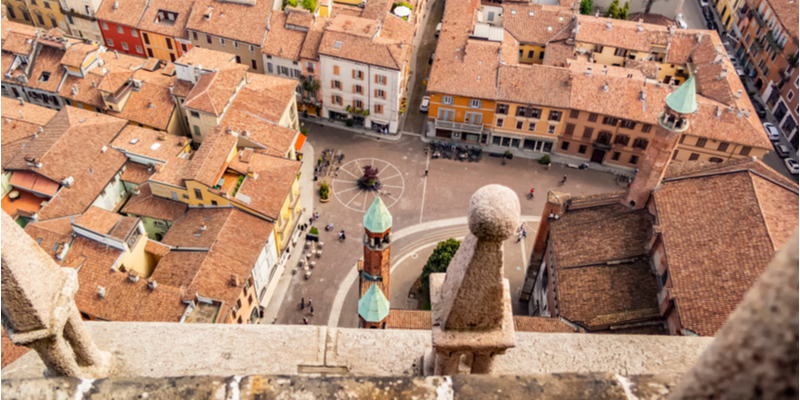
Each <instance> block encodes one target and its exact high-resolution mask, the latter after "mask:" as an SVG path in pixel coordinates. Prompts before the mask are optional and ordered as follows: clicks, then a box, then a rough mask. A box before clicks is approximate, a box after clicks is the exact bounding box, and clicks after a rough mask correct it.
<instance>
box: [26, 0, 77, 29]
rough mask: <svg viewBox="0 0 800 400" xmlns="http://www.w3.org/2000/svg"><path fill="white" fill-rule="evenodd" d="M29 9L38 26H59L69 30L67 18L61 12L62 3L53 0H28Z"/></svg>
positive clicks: (34, 22) (46, 27) (45, 27)
mask: <svg viewBox="0 0 800 400" xmlns="http://www.w3.org/2000/svg"><path fill="white" fill-rule="evenodd" d="M27 6H28V10H30V16H31V19H32V20H33V24H34V25H35V26H36V27H39V28H44V29H50V28H58V29H61V30H62V31H64V33H70V32H69V26H67V22H66V18H65V17H64V15H63V14H62V13H61V5H59V3H58V1H53V0H27Z"/></svg>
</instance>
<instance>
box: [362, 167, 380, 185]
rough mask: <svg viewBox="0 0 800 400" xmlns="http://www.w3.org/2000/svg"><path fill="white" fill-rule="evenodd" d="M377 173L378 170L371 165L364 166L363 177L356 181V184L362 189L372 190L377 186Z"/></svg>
mask: <svg viewBox="0 0 800 400" xmlns="http://www.w3.org/2000/svg"><path fill="white" fill-rule="evenodd" d="M378 172H379V171H378V169H377V168H375V167H373V166H371V165H367V166H365V167H364V175H362V176H361V179H359V180H358V183H359V184H360V185H361V187H362V188H363V189H372V188H374V187H375V186H376V185H377V184H379V182H378Z"/></svg>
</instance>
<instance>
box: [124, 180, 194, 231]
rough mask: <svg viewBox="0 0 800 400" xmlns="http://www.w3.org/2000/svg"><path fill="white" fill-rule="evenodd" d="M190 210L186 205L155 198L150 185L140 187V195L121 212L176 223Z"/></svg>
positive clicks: (132, 199) (135, 196)
mask: <svg viewBox="0 0 800 400" xmlns="http://www.w3.org/2000/svg"><path fill="white" fill-rule="evenodd" d="M187 209H188V206H187V205H186V204H184V203H181V202H177V201H172V200H167V199H164V198H161V197H157V196H153V193H152V192H151V191H150V183H149V182H147V183H144V184H142V185H139V194H138V195H137V194H134V195H132V196H131V198H130V199H129V200H128V202H127V203H126V204H125V207H122V210H120V212H121V213H123V214H132V215H136V216H139V217H149V218H155V219H160V220H164V221H175V220H177V219H179V218H181V217H182V216H183V215H184V214H185V213H186V210H187Z"/></svg>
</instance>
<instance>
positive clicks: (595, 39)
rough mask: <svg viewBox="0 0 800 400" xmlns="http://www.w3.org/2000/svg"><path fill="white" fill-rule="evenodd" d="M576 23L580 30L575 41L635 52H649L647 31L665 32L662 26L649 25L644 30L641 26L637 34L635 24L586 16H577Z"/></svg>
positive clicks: (636, 24)
mask: <svg viewBox="0 0 800 400" xmlns="http://www.w3.org/2000/svg"><path fill="white" fill-rule="evenodd" d="M578 22H579V23H580V29H579V32H578V33H577V34H576V35H575V40H576V41H578V42H583V43H592V44H599V45H602V46H613V47H617V48H622V49H627V50H636V51H647V52H649V51H650V49H651V39H650V35H649V34H648V33H647V31H650V30H661V31H666V28H665V27H663V26H657V25H649V24H648V25H647V27H646V29H645V27H644V24H643V29H642V32H639V28H638V23H637V22H633V21H622V20H618V19H610V18H596V17H594V16H588V15H579V16H578ZM609 22H611V29H608V25H607V24H608V23H609Z"/></svg>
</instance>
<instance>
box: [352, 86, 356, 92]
mask: <svg viewBox="0 0 800 400" xmlns="http://www.w3.org/2000/svg"><path fill="white" fill-rule="evenodd" d="M355 92H356V85H353V93H355Z"/></svg>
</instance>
